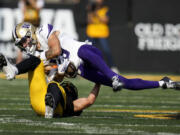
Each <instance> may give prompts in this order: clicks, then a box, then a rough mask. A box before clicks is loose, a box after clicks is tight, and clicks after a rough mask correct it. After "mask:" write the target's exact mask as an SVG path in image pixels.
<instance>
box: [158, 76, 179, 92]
mask: <svg viewBox="0 0 180 135" xmlns="http://www.w3.org/2000/svg"><path fill="white" fill-rule="evenodd" d="M160 81H164V84H163V85H162V88H163V89H175V90H180V82H175V81H172V80H171V79H170V78H169V77H164V78H162V79H161V80H160Z"/></svg>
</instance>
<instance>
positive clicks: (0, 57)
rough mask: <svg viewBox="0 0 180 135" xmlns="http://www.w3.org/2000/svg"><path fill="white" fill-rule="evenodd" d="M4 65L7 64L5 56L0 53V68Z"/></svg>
mask: <svg viewBox="0 0 180 135" xmlns="http://www.w3.org/2000/svg"><path fill="white" fill-rule="evenodd" d="M4 66H7V62H6V58H5V56H4V55H3V54H1V53H0V69H2V68H3V67H4Z"/></svg>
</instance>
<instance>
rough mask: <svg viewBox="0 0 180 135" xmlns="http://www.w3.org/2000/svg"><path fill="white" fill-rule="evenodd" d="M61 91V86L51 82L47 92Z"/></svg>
mask: <svg viewBox="0 0 180 135" xmlns="http://www.w3.org/2000/svg"><path fill="white" fill-rule="evenodd" d="M58 91H59V87H58V85H57V84H56V83H49V84H48V88H47V93H55V92H58Z"/></svg>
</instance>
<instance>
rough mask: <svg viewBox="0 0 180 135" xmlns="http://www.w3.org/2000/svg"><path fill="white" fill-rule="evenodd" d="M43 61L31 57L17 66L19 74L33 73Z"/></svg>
mask: <svg viewBox="0 0 180 135" xmlns="http://www.w3.org/2000/svg"><path fill="white" fill-rule="evenodd" d="M40 62H41V60H40V59H39V58H38V57H35V56H32V55H31V56H30V57H29V58H28V59H25V60H23V61H22V62H20V63H19V64H17V65H16V67H17V69H18V74H23V73H26V72H28V71H30V70H31V71H33V70H34V69H35V68H36V67H37V66H38V65H39V64H40Z"/></svg>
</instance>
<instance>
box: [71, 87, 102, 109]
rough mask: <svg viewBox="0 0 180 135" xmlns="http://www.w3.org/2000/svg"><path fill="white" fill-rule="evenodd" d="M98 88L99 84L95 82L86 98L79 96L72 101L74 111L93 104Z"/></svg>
mask: <svg viewBox="0 0 180 135" xmlns="http://www.w3.org/2000/svg"><path fill="white" fill-rule="evenodd" d="M99 90H100V84H95V85H94V88H93V89H92V91H91V93H90V94H89V96H88V97H87V98H79V99H77V100H74V101H73V105H74V112H77V111H81V110H83V109H85V108H87V107H89V106H91V105H92V104H94V102H95V100H96V98H97V96H98V94H99Z"/></svg>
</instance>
